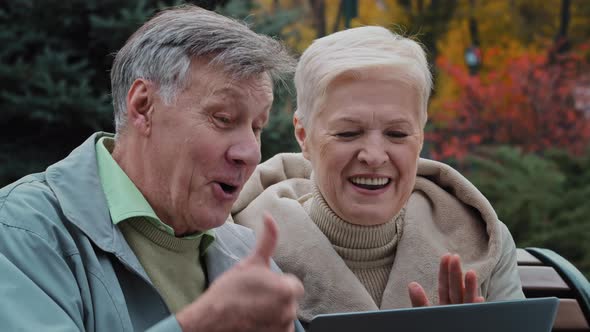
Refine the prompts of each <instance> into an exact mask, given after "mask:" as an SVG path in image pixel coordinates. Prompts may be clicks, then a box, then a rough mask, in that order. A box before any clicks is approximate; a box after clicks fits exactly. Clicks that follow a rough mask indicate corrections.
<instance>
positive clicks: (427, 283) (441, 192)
mask: <svg viewBox="0 0 590 332" xmlns="http://www.w3.org/2000/svg"><path fill="white" fill-rule="evenodd" d="M311 173H312V170H311V164H310V163H309V162H308V161H307V160H306V159H304V158H303V156H302V155H301V154H299V153H283V154H279V155H276V156H275V157H273V158H271V159H269V160H268V161H266V162H264V163H262V164H260V165H259V166H258V167H257V169H256V171H255V172H254V174H253V175H252V177H251V178H250V180H249V181H248V182H247V183H246V185H245V187H244V188H243V190H242V192H241V194H240V197H239V199H238V201H237V202H236V204H235V205H234V207H233V209H232V218H233V220H234V221H235V222H236V223H238V224H241V225H245V226H248V227H250V228H252V229H254V230H255V232H258V231H259V230H260V225H261V221H262V218H261V216H262V212H263V211H269V212H270V213H271V214H272V215H273V217H274V218H275V220H276V221H277V223H278V226H279V242H278V247H277V250H276V252H275V256H274V257H273V258H274V260H275V261H276V263H277V264H278V265H279V267H280V268H281V269H282V270H283V271H284V272H288V273H292V274H294V275H296V276H297V277H298V278H299V279H301V281H302V282H303V285H304V287H305V296H304V297H303V299H302V300H301V302H300V308H299V309H300V310H299V317H300V319H301V320H303V321H304V322H309V321H310V320H311V319H312V318H313V317H314V316H315V315H317V314H320V313H334V312H349V311H366V310H378V309H389V308H402V307H410V306H411V303H410V299H409V296H408V291H407V285H408V283H410V282H412V281H417V282H419V283H420V284H421V285H422V286H423V287H424V289H425V290H426V292H427V295H428V297H429V299H430V301H431V302H432V303H438V294H437V279H438V268H439V260H440V257H441V256H442V255H443V254H445V253H447V252H451V253H457V254H459V255H460V256H461V259H462V262H463V266H464V271H465V270H467V269H473V270H475V271H476V273H477V276H478V282H479V284H480V287H479V288H480V293H481V295H483V296H484V297H485V298H486V301H495V300H508V299H517V298H523V297H524V295H523V293H522V289H521V284H520V278H519V275H518V272H517V268H516V247H515V244H514V241H513V240H512V237H511V235H510V233H509V231H508V229H507V228H506V226H505V225H504V224H503V223H502V222H500V221H499V220H498V218H497V216H496V213H495V211H494V210H493V208H492V206H491V205H490V203H489V202H488V201H487V199H486V198H485V197H484V196H483V195H482V194H481V193H480V192H479V191H478V190H477V189H476V188H475V187H474V186H473V185H472V184H471V183H470V182H469V181H468V180H467V179H465V178H464V177H463V176H462V175H461V174H459V173H458V172H457V171H455V170H454V169H452V168H451V167H449V166H447V165H445V164H442V163H439V162H436V161H432V160H427V159H420V161H419V163H418V175H417V178H416V184H415V186H414V191H413V193H412V195H411V196H410V199H409V200H408V203H407V205H406V216H405V223H404V231H403V234H402V237H401V239H400V241H399V243H398V247H397V252H396V254H395V260H394V263H393V267H392V269H391V273H390V276H389V280H388V282H387V286H386V288H385V291H384V293H383V300H382V302H381V304H380V305H377V304H375V303H374V301H373V300H372V298H371V296H370V295H369V293H368V292H367V290H366V289H365V288H364V287H363V285H362V284H361V283H360V281H359V280H358V279H357V278H356V276H355V275H354V273H353V272H352V271H351V270H350V269H349V268H348V267H347V266H346V264H345V263H344V261H343V260H342V259H341V258H340V256H338V254H337V253H336V252H335V251H334V249H333V247H332V245H331V244H330V242H329V241H328V239H327V238H326V237H325V236H324V234H322V232H321V231H320V230H319V229H318V228H317V226H316V225H315V224H314V222H313V221H312V220H311V219H310V217H309V215H308V214H307V213H306V211H305V209H304V208H303V204H305V202H306V201H308V200H309V199H311V197H312V190H313V183H312V180H311Z"/></svg>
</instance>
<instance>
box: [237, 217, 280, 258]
mask: <svg viewBox="0 0 590 332" xmlns="http://www.w3.org/2000/svg"><path fill="white" fill-rule="evenodd" d="M262 222H263V226H264V227H263V229H262V233H260V235H259V236H258V240H257V242H256V248H255V249H254V251H253V252H252V254H251V255H250V256H249V257H248V258H246V260H245V261H244V262H245V263H246V264H263V265H265V266H266V267H268V268H270V260H271V258H272V255H273V254H274V252H275V248H276V247H277V242H278V239H279V231H278V230H277V223H276V222H275V221H274V219H273V218H272V216H271V215H270V214H269V213H264V217H263V220H262Z"/></svg>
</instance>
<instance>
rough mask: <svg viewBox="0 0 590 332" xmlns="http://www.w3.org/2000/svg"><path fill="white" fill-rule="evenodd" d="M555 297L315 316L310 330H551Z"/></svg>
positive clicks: (407, 331)
mask: <svg viewBox="0 0 590 332" xmlns="http://www.w3.org/2000/svg"><path fill="white" fill-rule="evenodd" d="M558 304H559V299H557V298H556V297H544V298H532V299H523V300H513V301H500V302H484V303H469V304H456V305H444V306H432V307H419V308H405V309H391V310H380V311H366V312H351V313H340V314H325V315H317V316H315V317H314V318H313V319H312V321H311V323H310V325H309V329H308V331H310V332H333V331H338V332H357V331H367V332H392V331H400V332H431V331H435V332H462V331H465V332H466V331H476V332H523V331H526V332H550V331H551V328H552V326H553V321H554V320H555V315H556V314H557V306H558Z"/></svg>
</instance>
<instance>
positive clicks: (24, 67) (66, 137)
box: [0, 0, 298, 187]
mask: <svg viewBox="0 0 590 332" xmlns="http://www.w3.org/2000/svg"><path fill="white" fill-rule="evenodd" d="M182 2H183V1H179V0H68V1H58V0H45V1H33V0H21V1H9V2H6V3H5V4H2V5H0V25H1V26H2V29H0V43H1V44H2V45H3V46H2V47H1V48H0V109H1V110H2V111H1V112H2V113H1V115H2V121H1V122H0V132H2V134H3V135H2V139H0V187H1V186H3V185H5V184H7V183H9V182H12V181H14V180H16V179H17V178H19V177H21V176H23V175H25V174H27V173H31V172H36V171H42V170H43V169H45V168H46V167H47V166H48V165H50V164H51V163H53V162H55V161H57V160H59V159H61V158H63V157H65V156H66V155H67V153H69V151H71V150H72V149H73V148H74V147H75V146H77V145H79V144H80V143H81V142H82V141H83V140H84V139H86V138H87V137H88V136H89V135H90V134H91V133H92V132H95V131H98V130H103V131H111V132H112V131H113V119H112V106H111V100H110V95H109V93H110V78H109V70H110V68H111V65H112V61H113V58H114V57H113V54H115V52H116V51H117V50H118V49H119V48H120V47H121V46H123V44H124V43H125V41H126V39H127V38H128V37H129V36H130V35H131V34H132V33H133V32H134V31H135V30H136V29H137V28H138V27H139V26H140V25H141V24H142V23H143V22H145V20H146V19H147V18H148V17H150V16H151V15H153V14H154V12H156V10H157V9H158V8H162V7H166V6H173V5H178V4H180V3H182ZM191 2H192V3H195V4H197V5H201V6H203V7H205V8H208V9H214V8H215V6H216V5H218V6H220V8H218V10H219V11H221V12H222V13H223V14H225V15H228V16H233V17H237V18H239V19H243V20H246V21H247V22H249V23H250V25H251V26H253V28H254V29H255V30H257V31H259V32H263V33H266V34H269V35H272V36H277V37H279V38H280V37H281V36H280V31H281V28H282V26H284V25H285V24H288V23H290V22H293V21H294V20H295V19H296V18H297V15H298V12H296V11H291V12H280V11H279V12H276V13H275V15H258V16H256V15H250V12H251V11H252V10H253V9H256V8H255V7H254V6H255V5H254V2H253V1H239V0H234V1H229V2H228V1H212V0H202V1H191ZM221 5H224V7H221ZM290 99H291V95H290V94H289V91H288V90H287V89H284V88H281V89H277V93H275V100H276V101H277V102H276V106H275V108H276V109H278V108H279V107H281V108H282V107H283V106H284V105H286V104H287V103H288V101H290ZM287 117H289V116H288V114H286V113H284V112H279V111H277V110H274V111H273V116H272V119H271V127H270V128H269V130H268V132H269V133H270V132H274V131H275V127H276V128H278V130H280V131H282V132H283V133H285V135H284V136H283V135H282V134H281V135H278V136H277V135H276V134H274V133H273V134H272V135H268V134H265V136H264V137H265V140H266V139H268V140H269V141H268V142H266V141H265V142H264V143H263V146H264V149H265V150H264V151H263V154H264V155H265V156H269V155H271V154H273V153H276V152H277V151H278V150H277V149H283V148H285V149H291V150H292V149H293V148H294V146H292V145H289V144H290V143H289V142H291V143H293V139H292V133H291V132H289V129H288V128H286V127H288V126H286V125H285V119H286V118H287ZM289 121H290V120H289ZM285 128H286V129H285ZM287 132H289V133H288V135H287V134H286V133H287ZM283 137H284V138H285V139H286V140H285V141H284V142H283Z"/></svg>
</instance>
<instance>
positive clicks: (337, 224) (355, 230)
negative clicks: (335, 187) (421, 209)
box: [307, 186, 405, 268]
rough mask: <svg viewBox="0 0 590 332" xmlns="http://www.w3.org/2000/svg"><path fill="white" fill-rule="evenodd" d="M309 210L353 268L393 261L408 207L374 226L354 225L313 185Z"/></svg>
mask: <svg viewBox="0 0 590 332" xmlns="http://www.w3.org/2000/svg"><path fill="white" fill-rule="evenodd" d="M310 201H311V202H310V204H309V205H308V208H307V209H308V213H309V215H310V217H311V219H312V220H313V222H314V223H315V224H316V225H317V226H318V228H319V229H320V230H321V231H322V233H324V235H325V236H326V237H327V238H328V240H330V243H332V246H333V247H334V249H335V250H336V251H337V252H338V254H339V255H340V256H341V257H342V258H343V259H344V260H345V261H346V263H347V265H348V266H349V267H350V268H361V267H366V268H370V267H375V266H380V265H385V264H391V263H392V262H393V259H394V256H395V249H396V247H397V242H398V241H399V238H400V237H401V233H402V227H403V221H404V216H405V208H404V209H402V210H401V211H400V212H399V213H398V214H397V215H395V216H394V217H393V218H392V219H391V220H390V221H388V222H386V223H384V224H381V225H375V226H362V225H355V224H352V223H350V222H347V221H345V220H344V219H342V218H340V217H339V216H338V215H337V214H336V213H335V212H334V211H333V210H332V209H331V208H330V207H329V206H328V204H327V203H326V201H325V199H324V197H323V196H322V194H321V193H320V191H319V190H318V188H317V186H314V192H313V197H312V199H311V200H310Z"/></svg>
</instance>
